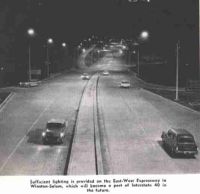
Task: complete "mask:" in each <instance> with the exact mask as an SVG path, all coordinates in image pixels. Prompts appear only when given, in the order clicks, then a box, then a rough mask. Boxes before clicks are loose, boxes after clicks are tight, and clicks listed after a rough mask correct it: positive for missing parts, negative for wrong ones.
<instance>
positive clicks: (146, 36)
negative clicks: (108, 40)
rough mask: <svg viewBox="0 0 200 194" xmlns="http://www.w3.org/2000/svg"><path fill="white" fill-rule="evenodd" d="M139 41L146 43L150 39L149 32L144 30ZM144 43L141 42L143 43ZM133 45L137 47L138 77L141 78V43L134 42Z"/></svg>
mask: <svg viewBox="0 0 200 194" xmlns="http://www.w3.org/2000/svg"><path fill="white" fill-rule="evenodd" d="M138 39H139V40H142V41H146V40H148V39H149V32H148V31H146V30H144V31H142V32H141V33H140V35H139V37H138ZM142 41H140V42H141V43H142ZM133 45H134V46H135V47H137V75H138V77H139V75H140V48H139V46H140V43H138V42H134V43H133Z"/></svg>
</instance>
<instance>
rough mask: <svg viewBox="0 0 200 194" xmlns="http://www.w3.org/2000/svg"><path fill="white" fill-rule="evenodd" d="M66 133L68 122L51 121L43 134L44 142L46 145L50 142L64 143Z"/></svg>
mask: <svg viewBox="0 0 200 194" xmlns="http://www.w3.org/2000/svg"><path fill="white" fill-rule="evenodd" d="M65 133H66V122H65V121H64V120H60V119H51V120H49V121H48V122H47V124H46V128H45V130H44V131H43V133H42V141H43V143H44V144H46V143H48V142H55V143H63V139H64V137H65Z"/></svg>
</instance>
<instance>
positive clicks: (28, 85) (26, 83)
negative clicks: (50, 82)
mask: <svg viewBox="0 0 200 194" xmlns="http://www.w3.org/2000/svg"><path fill="white" fill-rule="evenodd" d="M39 84H40V81H30V82H28V81H27V82H19V86H20V87H25V88H29V87H35V86H38V85H39Z"/></svg>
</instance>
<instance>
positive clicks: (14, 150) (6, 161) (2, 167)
mask: <svg viewBox="0 0 200 194" xmlns="http://www.w3.org/2000/svg"><path fill="white" fill-rule="evenodd" d="M52 103H53V102H51V103H49V104H48V105H47V106H46V108H45V109H44V110H43V111H42V112H41V113H40V115H39V116H38V117H37V119H36V120H35V121H34V122H33V124H32V125H31V126H30V127H29V129H28V130H27V131H26V134H25V135H24V136H23V137H22V139H21V140H20V141H19V142H18V143H17V145H16V147H15V148H14V149H13V151H12V152H11V153H10V155H9V156H8V158H7V159H6V160H5V162H4V163H3V165H2V166H1V168H0V174H1V172H2V171H3V169H4V167H5V166H6V165H7V163H8V161H9V160H10V158H11V157H12V156H13V155H14V153H15V152H16V150H17V149H18V147H19V146H20V144H21V143H22V142H23V141H24V139H25V138H26V135H27V133H28V132H29V131H30V130H31V129H32V128H33V127H34V125H35V124H36V123H37V122H38V121H39V119H40V118H41V117H42V115H43V114H44V113H45V112H46V111H47V109H48V108H49V107H50V106H51V105H52Z"/></svg>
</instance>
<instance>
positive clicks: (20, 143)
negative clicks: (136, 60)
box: [0, 57, 200, 175]
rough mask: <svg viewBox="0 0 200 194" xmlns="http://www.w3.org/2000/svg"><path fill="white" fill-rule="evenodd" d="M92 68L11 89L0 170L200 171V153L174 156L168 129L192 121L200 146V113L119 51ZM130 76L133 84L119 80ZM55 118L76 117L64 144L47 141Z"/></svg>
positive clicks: (1, 131)
mask: <svg viewBox="0 0 200 194" xmlns="http://www.w3.org/2000/svg"><path fill="white" fill-rule="evenodd" d="M102 70H108V71H110V75H108V76H103V75H102V74H101V73H99V72H100V71H102ZM88 72H89V73H90V75H91V78H90V80H89V81H87V80H81V78H80V75H81V73H63V74H62V75H60V76H58V77H56V78H54V79H51V80H48V81H45V82H43V83H41V85H40V86H38V87H34V88H17V87H16V88H10V89H9V88H7V89H6V90H10V91H13V92H14V95H13V97H12V99H11V100H10V101H9V102H8V103H7V104H6V106H5V107H4V109H3V110H1V111H0V148H1V149H0V175H85V174H177V173H199V172H200V157H199V155H197V156H196V157H195V158H185V157H182V158H172V157H171V156H170V155H169V154H168V153H167V152H166V151H165V150H164V149H163V147H162V143H161V133H162V131H166V130H168V129H169V128H170V127H184V128H186V129H188V130H189V131H190V132H192V133H193V134H194V136H195V139H196V142H197V145H198V147H200V133H199V129H200V128H199V126H200V113H198V112H195V111H193V110H190V109H188V108H185V107H183V106H181V105H179V104H177V103H175V102H171V101H169V100H166V99H164V98H162V97H160V96H158V95H156V94H153V93H151V92H149V91H147V90H145V89H143V88H142V87H141V85H140V84H139V83H138V82H137V79H136V77H135V76H134V75H133V74H132V73H131V72H129V71H127V68H126V66H125V65H124V64H123V63H122V61H120V60H119V59H117V58H111V57H105V58H103V59H102V60H101V61H99V62H98V63H97V64H96V65H95V66H93V67H91V68H90V69H88ZM96 72H97V73H96ZM124 79H127V80H130V81H131V87H130V88H128V89H125V88H120V87H119V83H120V82H121V80H124ZM2 90H3V89H2ZM4 90H5V89H4ZM51 118H63V119H65V120H66V121H68V126H67V135H66V137H65V141H64V143H63V144H61V145H43V144H42V141H41V133H42V131H43V129H44V127H45V124H46V122H47V121H48V120H49V119H51Z"/></svg>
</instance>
